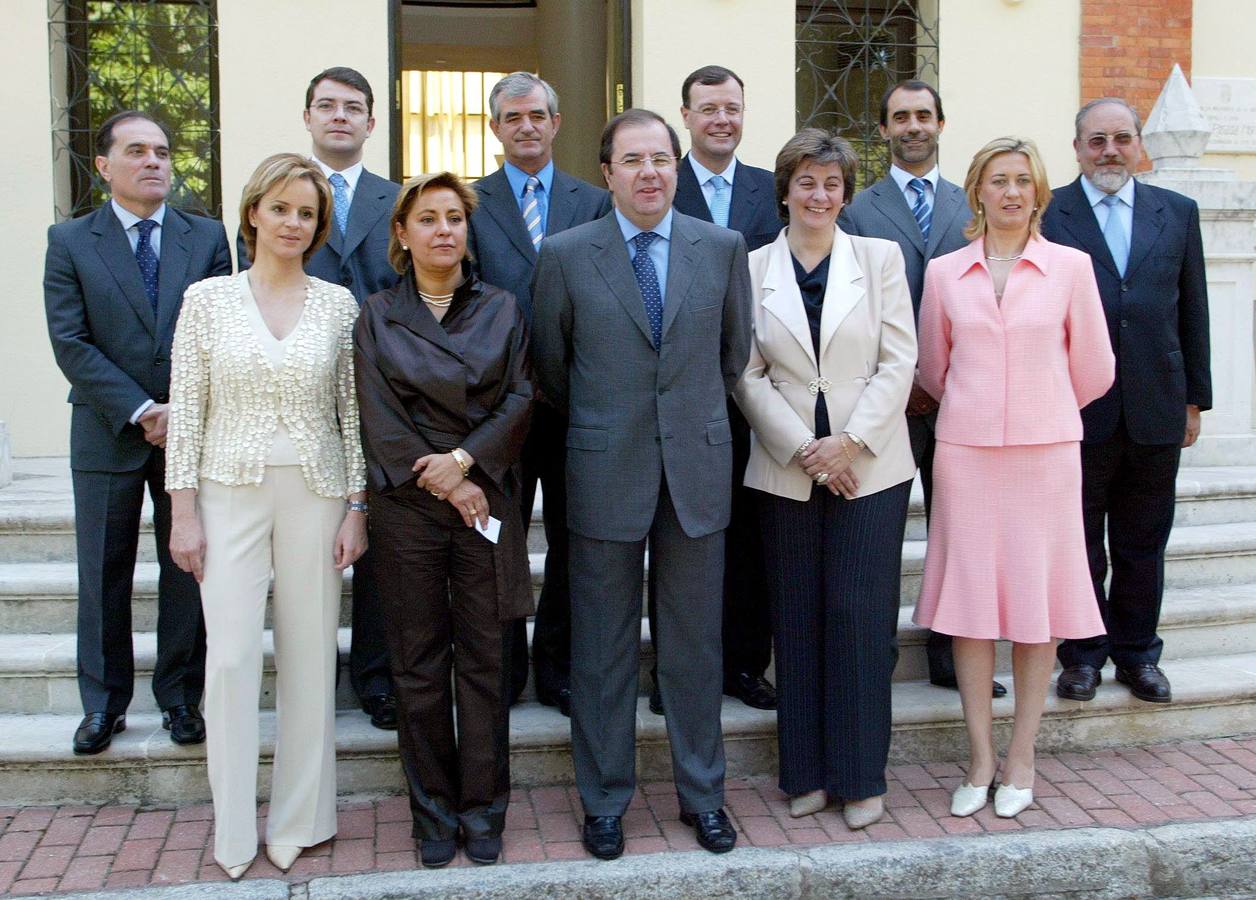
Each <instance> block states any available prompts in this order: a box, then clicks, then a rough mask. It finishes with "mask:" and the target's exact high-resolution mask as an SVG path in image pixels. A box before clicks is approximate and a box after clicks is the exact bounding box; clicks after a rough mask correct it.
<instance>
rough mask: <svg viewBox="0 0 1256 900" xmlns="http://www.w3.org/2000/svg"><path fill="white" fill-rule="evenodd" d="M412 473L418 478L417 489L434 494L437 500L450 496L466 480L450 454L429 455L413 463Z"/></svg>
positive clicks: (456, 461)
mask: <svg viewBox="0 0 1256 900" xmlns="http://www.w3.org/2000/svg"><path fill="white" fill-rule="evenodd" d="M412 469H413V471H414V472H415V473H416V474H417V475H418V476H419V477H418V484H419V487H421V488H423V489H424V490H426V491H428V492H430V493H432V494H434V495H435V496H436V499H437V500H444V499H446V498H447V497H449V496H450V494H451V493H452V492H453V489H454V488H456V487H457V486H458V485H459V484H461V483H462V481H463V480H464V479H465V478H466V476H465V475H463V474H462V467H461V466H460V465H458V460H456V459H454V455H453V454H452V453H429V454H428V455H427V456H421V457H419V458H418V459H416V460H415V461H414V466H413V467H412Z"/></svg>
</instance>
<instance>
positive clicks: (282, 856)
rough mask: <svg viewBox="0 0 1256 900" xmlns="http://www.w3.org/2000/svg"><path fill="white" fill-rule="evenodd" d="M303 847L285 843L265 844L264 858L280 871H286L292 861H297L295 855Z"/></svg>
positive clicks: (290, 866)
mask: <svg viewBox="0 0 1256 900" xmlns="http://www.w3.org/2000/svg"><path fill="white" fill-rule="evenodd" d="M304 849H305V848H304V847H293V846H290V845H287V844H267V845H266V858H267V859H269V860H270V861H271V863H272V864H274V866H275V868H276V869H278V870H279V871H280V872H287V871H288V870H289V869H291V868H292V865H293V863H295V862H296V861H297V857H298V856H300V855H301V851H302V850H304Z"/></svg>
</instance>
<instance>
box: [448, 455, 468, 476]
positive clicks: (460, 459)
mask: <svg viewBox="0 0 1256 900" xmlns="http://www.w3.org/2000/svg"><path fill="white" fill-rule="evenodd" d="M449 455H450V456H452V457H453V458H454V462H456V463H457V464H458V468H459V469H462V477H463V478H466V477H467V476H468V475H470V474H471V465H470V463H468V462H467V451H465V450H463V449H462V448H461V447H454V449H452V450H450V451H449Z"/></svg>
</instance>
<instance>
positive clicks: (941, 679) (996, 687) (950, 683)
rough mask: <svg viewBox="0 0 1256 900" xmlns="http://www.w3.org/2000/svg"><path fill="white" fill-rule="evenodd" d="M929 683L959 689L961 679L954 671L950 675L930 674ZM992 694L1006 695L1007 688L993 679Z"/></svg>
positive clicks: (997, 695) (996, 695)
mask: <svg viewBox="0 0 1256 900" xmlns="http://www.w3.org/2000/svg"><path fill="white" fill-rule="evenodd" d="M929 683H930V684H932V685H934V686H935V687H940V688H946V689H948V690H952V691H958V690H959V681H958V680H957V679H956V678H955V673H954V672H952V673H951V674H950V675H936V676H935V675H930V676H929ZM990 696H991V697H1006V696H1007V688H1005V687H1004V686H1003V685H1002V683H1001V682H998V681H992V682H990Z"/></svg>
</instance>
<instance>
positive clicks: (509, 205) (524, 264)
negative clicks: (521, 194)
mask: <svg viewBox="0 0 1256 900" xmlns="http://www.w3.org/2000/svg"><path fill="white" fill-rule="evenodd" d="M475 192H476V194H478V195H479V197H480V205H479V207H478V208H477V209H476V211H475V212H473V213H472V214H471V229H470V231H469V233H468V235H467V248H468V249H469V250H470V251H471V258H472V262H471V265H472V267H473V268H474V270H475V273H476V274H477V275H478V276H479V277H480V280H481V281H483V282H484V283H485V284H491V285H495V286H497V287H499V288H504V289H505V290H508V291H510V292H511V293H512V294H514V295H515V300H516V302H518V304H519V308H520V309H521V310H523V314H524V316H525V317H526V318H528V319H531V317H532V272H533V270H534V269H535V268H536V257H537V254H536V248H534V247H533V246H532V239H531V238H530V237H528V230H527V229H526V228H525V227H524V225H523V216H522V215H520V213H519V201H518V199H517V198H516V197H515V196H514V192H513V191H512V190H511V188H510V179H508V178H507V177H506V170H505V169H504V168H502V169H498V170H497V171H496V172H494V173H493V174H491V175H485V176H484V177H483V178H481V179H480V180H479V181H477V182H476V183H475ZM610 211H611V195H610V194H609V193H607V192H606V191H604V190H602V189H601V188H597V187H594V186H593V185H591V184H589V183H588V182H585V181H581V180H580V179H579V178H573V177H572V176H570V175H568V174H567V173H566V172H563V171H561V170H559V169H558V168H557V167H555V168H554V183H553V186H552V188H551V189H550V197H549V213H548V215H547V217H546V223H545V230H546V236H547V237H549V236H551V235H555V234H558V233H559V232H562V231H566V230H567V229H568V228H573V227H575V226H576V225H583V224H584V223H585V222H592V221H593V220H594V219H600V218H601V217H602V216H604V215H606V214H607V213H608V212H610Z"/></svg>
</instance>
